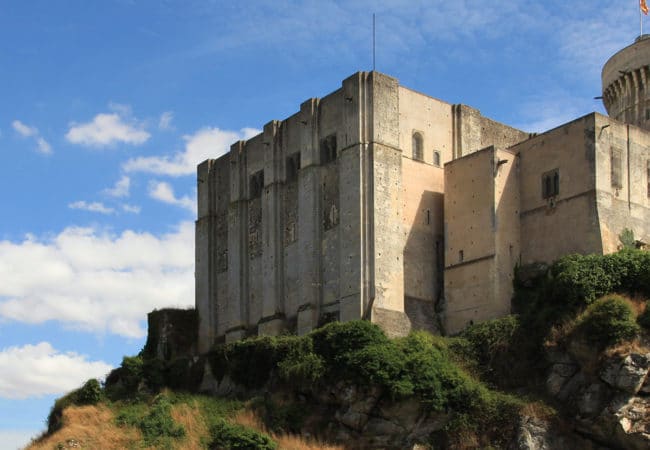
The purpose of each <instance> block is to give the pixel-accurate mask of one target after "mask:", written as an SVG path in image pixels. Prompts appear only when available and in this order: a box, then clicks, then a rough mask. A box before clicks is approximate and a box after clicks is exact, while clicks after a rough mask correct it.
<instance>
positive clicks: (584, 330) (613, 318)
mask: <svg viewBox="0 0 650 450" xmlns="http://www.w3.org/2000/svg"><path fill="white" fill-rule="evenodd" d="M575 332H576V333H579V334H581V335H582V336H584V338H585V339H586V340H587V341H588V342H590V343H592V344H594V345H596V346H597V347H598V348H599V349H602V348H605V347H608V346H610V345H614V344H617V343H620V342H623V341H626V340H630V339H633V338H634V337H635V336H636V335H637V334H638V333H639V325H638V324H637V323H636V320H635V315H634V311H633V310H632V307H631V306H630V305H629V303H628V302H626V301H625V299H624V298H622V297H621V296H618V295H610V296H607V297H604V298H601V299H599V300H598V301H596V302H594V303H593V304H591V305H589V306H588V307H587V309H586V310H585V312H584V313H583V314H582V315H581V316H580V317H579V318H578V324H577V327H576V330H575Z"/></svg>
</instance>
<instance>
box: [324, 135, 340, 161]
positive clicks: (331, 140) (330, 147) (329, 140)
mask: <svg viewBox="0 0 650 450" xmlns="http://www.w3.org/2000/svg"><path fill="white" fill-rule="evenodd" d="M337 157H338V154H337V148H336V134H331V135H329V136H327V137H326V138H325V139H323V140H322V141H320V162H321V164H327V163H330V162H333V161H335V160H336V158H337Z"/></svg>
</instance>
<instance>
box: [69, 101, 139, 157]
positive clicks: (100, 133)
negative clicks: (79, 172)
mask: <svg viewBox="0 0 650 450" xmlns="http://www.w3.org/2000/svg"><path fill="white" fill-rule="evenodd" d="M111 109H113V110H114V111H115V112H113V113H101V114H97V115H96V116H95V117H94V118H93V120H92V121H91V122H87V123H81V124H79V123H75V122H73V123H72V124H70V129H69V130H68V132H67V133H66V135H65V138H66V139H67V140H68V141H69V142H71V143H73V144H80V145H85V146H89V147H107V146H110V145H112V144H115V143H118V142H121V143H125V144H132V145H139V144H143V143H145V142H146V141H147V140H148V139H149V138H150V137H151V135H150V134H149V133H147V132H146V131H145V130H144V126H143V125H142V124H139V123H137V122H136V121H134V120H132V119H130V117H129V114H130V109H128V107H126V106H124V105H116V104H112V105H111Z"/></svg>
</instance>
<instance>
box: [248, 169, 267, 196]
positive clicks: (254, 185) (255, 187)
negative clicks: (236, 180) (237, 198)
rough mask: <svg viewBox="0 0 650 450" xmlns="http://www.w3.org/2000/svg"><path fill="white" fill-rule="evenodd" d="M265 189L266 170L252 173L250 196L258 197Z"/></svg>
mask: <svg viewBox="0 0 650 450" xmlns="http://www.w3.org/2000/svg"><path fill="white" fill-rule="evenodd" d="M263 189H264V171H263V170H260V171H258V172H255V173H254V174H253V175H251V178H250V187H249V198H251V199H253V198H257V197H260V196H261V195H262V190H263Z"/></svg>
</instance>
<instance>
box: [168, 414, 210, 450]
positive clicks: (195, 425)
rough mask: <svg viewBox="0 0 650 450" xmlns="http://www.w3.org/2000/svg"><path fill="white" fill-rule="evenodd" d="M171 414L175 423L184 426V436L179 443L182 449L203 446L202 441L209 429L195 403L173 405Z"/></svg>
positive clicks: (208, 433) (204, 440)
mask: <svg viewBox="0 0 650 450" xmlns="http://www.w3.org/2000/svg"><path fill="white" fill-rule="evenodd" d="M171 416H172V419H174V421H175V422H176V423H178V424H180V425H182V426H183V428H185V438H184V439H183V441H182V445H181V447H182V448H183V450H201V449H204V448H205V445H203V444H202V442H206V441H207V440H208V439H209V435H210V431H209V430H208V427H207V426H206V424H205V421H204V420H203V418H202V416H201V411H200V409H199V406H198V405H197V404H196V403H195V404H193V405H187V404H180V405H174V407H173V408H172V411H171Z"/></svg>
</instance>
